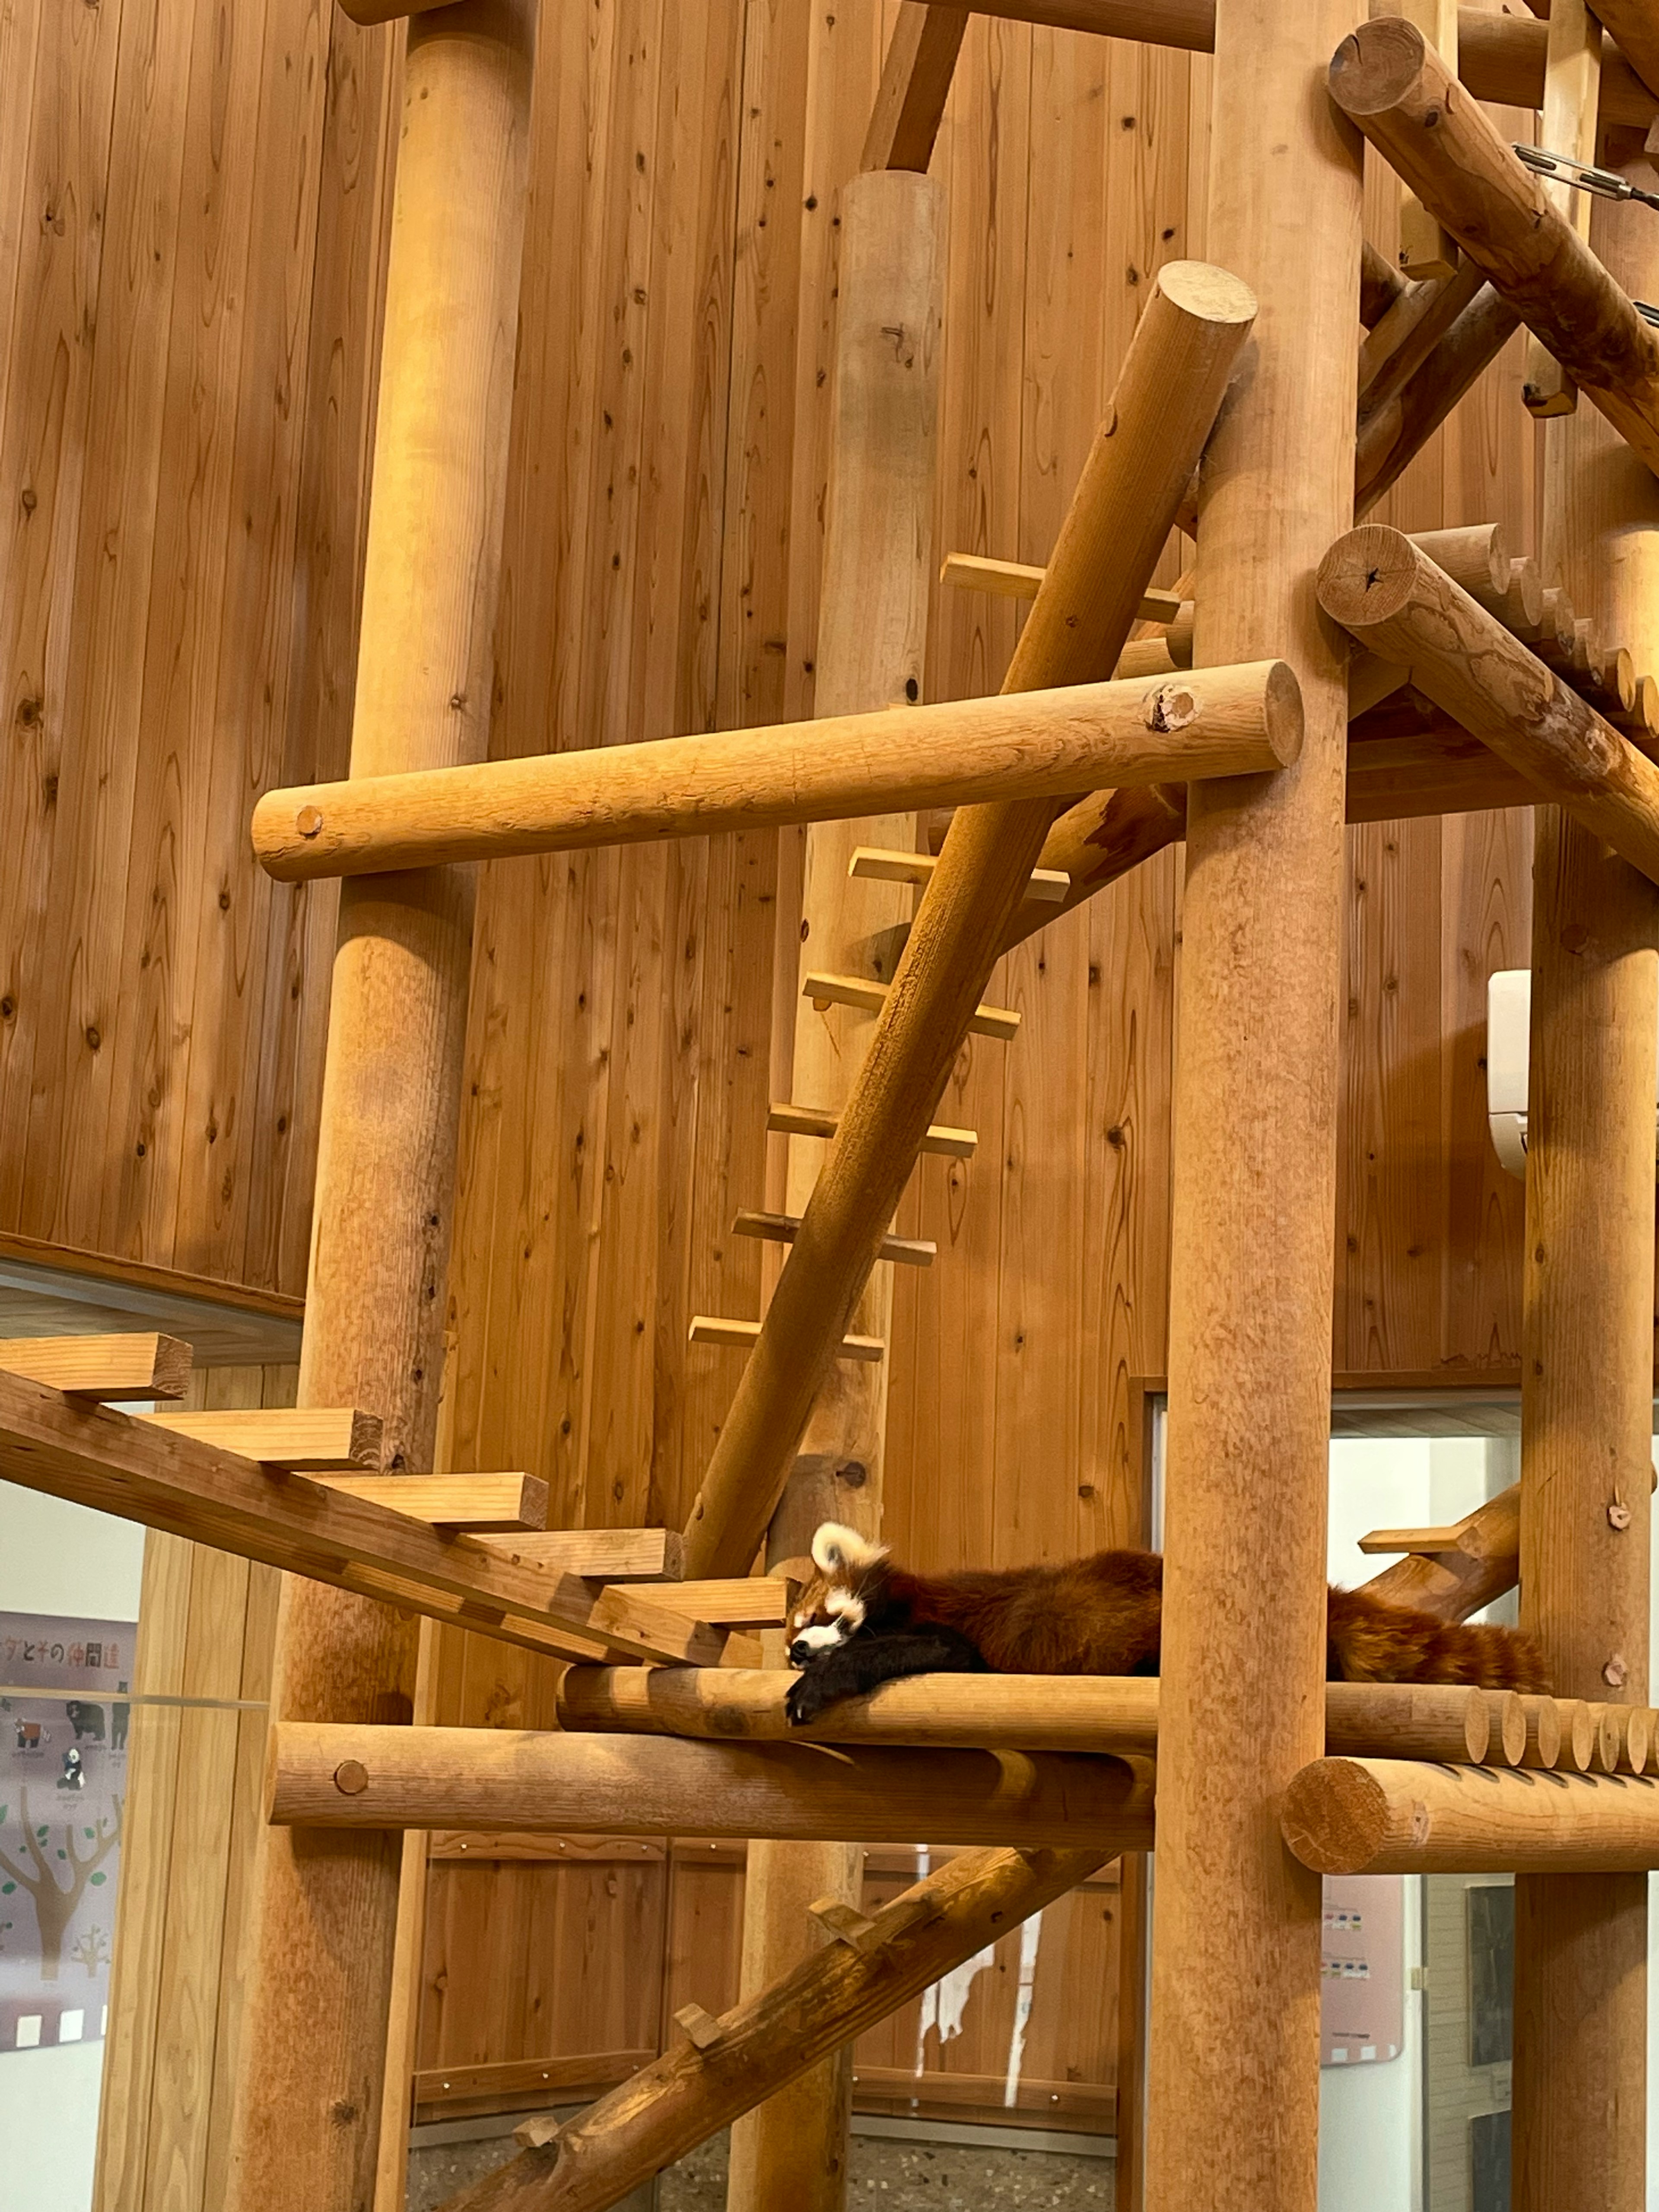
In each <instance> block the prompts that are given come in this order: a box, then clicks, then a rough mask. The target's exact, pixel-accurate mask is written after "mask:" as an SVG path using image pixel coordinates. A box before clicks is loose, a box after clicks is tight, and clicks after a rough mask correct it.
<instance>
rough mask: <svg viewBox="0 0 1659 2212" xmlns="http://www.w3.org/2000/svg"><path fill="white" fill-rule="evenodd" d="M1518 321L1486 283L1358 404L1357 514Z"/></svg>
mask: <svg viewBox="0 0 1659 2212" xmlns="http://www.w3.org/2000/svg"><path fill="white" fill-rule="evenodd" d="M1492 20H1497V19H1495V18H1494V19H1492ZM1520 326H1521V318H1520V316H1519V314H1518V313H1516V310H1515V309H1514V308H1513V307H1511V306H1510V303H1509V301H1507V300H1505V299H1504V298H1502V297H1501V296H1500V295H1499V294H1498V292H1497V291H1495V290H1494V289H1493V288H1492V286H1491V285H1490V284H1488V285H1486V286H1485V287H1484V288H1483V289H1481V290H1480V292H1478V293H1477V294H1476V295H1475V297H1474V301H1473V302H1472V303H1471V304H1470V306H1468V307H1466V308H1465V309H1464V311H1463V313H1462V314H1461V315H1460V316H1459V317H1458V319H1457V320H1456V321H1455V323H1454V324H1453V325H1452V326H1451V328H1450V330H1449V331H1447V333H1446V335H1445V336H1444V337H1443V338H1442V339H1441V340H1440V343H1438V344H1437V346H1436V347H1435V348H1434V350H1433V351H1432V352H1431V354H1430V356H1429V357H1428V359H1427V360H1426V361H1425V362H1424V363H1423V366H1422V367H1421V368H1419V370H1418V372H1417V374H1415V375H1414V376H1413V377H1411V378H1410V379H1409V380H1407V383H1406V384H1405V386H1403V388H1402V389H1401V390H1400V391H1398V392H1393V393H1391V394H1390V395H1389V398H1387V399H1386V400H1384V401H1383V403H1382V404H1381V405H1379V406H1377V407H1375V408H1372V409H1370V410H1366V409H1365V408H1364V407H1362V408H1361V410H1360V414H1359V435H1358V444H1357V447H1356V448H1355V453H1354V513H1355V514H1356V515H1357V516H1358V515H1364V514H1365V513H1368V512H1369V510H1370V508H1371V507H1375V506H1376V503H1377V501H1379V500H1380V499H1381V498H1382V497H1383V495H1384V494H1385V493H1386V492H1388V491H1389V490H1390V489H1392V487H1393V486H1394V485H1395V483H1397V482H1398V480H1399V479H1400V477H1401V476H1402V475H1403V474H1404V473H1405V471H1406V470H1407V468H1408V467H1409V466H1410V465H1411V463H1412V462H1413V460H1414V459H1416V458H1417V456H1418V454H1419V453H1420V452H1421V451H1422V449H1423V447H1425V445H1427V443H1428V441H1429V440H1430V439H1431V437H1432V436H1433V435H1434V434H1435V432H1436V431H1437V429H1438V428H1440V425H1441V424H1442V423H1443V422H1444V421H1445V420H1446V417H1447V416H1449V414H1450V413H1451V411H1452V410H1453V409H1454V408H1455V406H1456V405H1457V404H1458V402H1459V401H1460V400H1461V399H1462V398H1464V397H1465V396H1466V394H1467V393H1468V392H1470V391H1471V390H1472V389H1473V388H1474V385H1475V384H1476V382H1477V381H1478V380H1479V379H1480V376H1481V375H1482V374H1483V373H1484V372H1485V371H1486V369H1487V368H1489V367H1490V366H1491V364H1492V362H1494V361H1496V360H1497V358H1498V355H1499V354H1500V353H1502V351H1503V350H1504V347H1505V346H1506V345H1507V344H1508V343H1509V342H1510V339H1511V338H1512V337H1514V335H1515V333H1516V331H1517V330H1518V329H1519V328H1520Z"/></svg>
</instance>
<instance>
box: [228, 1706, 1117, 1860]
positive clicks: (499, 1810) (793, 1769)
mask: <svg viewBox="0 0 1659 2212" xmlns="http://www.w3.org/2000/svg"><path fill="white" fill-rule="evenodd" d="M266 1779H267V1812H268V1814H269V1817H270V1820H272V1821H273V1822H275V1823H276V1825H277V1826H281V1827H294V1828H338V1827H347V1828H489V1829H495V1830H500V1831H501V1832H503V1833H511V1832H519V1833H521V1834H530V1835H535V1834H543V1835H560V1836H562V1835H572V1836H583V1835H605V1836H684V1835H692V1834H696V1835H699V1836H782V1837H799V1838H810V1839H822V1838H825V1837H828V1838H834V1839H839V1840H841V1841H842V1842H846V1843H864V1844H871V1843H889V1844H896V1843H915V1842H918V1841H920V1842H923V1843H926V1842H929V1841H932V1842H936V1843H947V1842H948V1843H969V1844H1013V1843H1015V1842H1016V1841H1018V1842H1019V1843H1021V1844H1029V1845H1031V1846H1037V1845H1046V1844H1057V1843H1058V1842H1060V1840H1061V1839H1065V1840H1066V1841H1069V1842H1071V1843H1073V1844H1076V1842H1077V1840H1078V1838H1079V1836H1086V1837H1089V1838H1091V1840H1092V1839H1093V1838H1095V1837H1096V1836H1098V1837H1100V1838H1102V1840H1103V1842H1104V1843H1109V1844H1110V1845H1111V1847H1112V1849H1113V1850H1146V1849H1147V1848H1148V1847H1149V1846H1150V1844H1151V1840H1152V1774H1151V1770H1150V1768H1149V1767H1148V1766H1147V1765H1146V1764H1145V1762H1140V1763H1139V1764H1131V1763H1129V1762H1127V1761H1125V1760H1122V1759H1112V1758H1108V1757H1099V1758H1095V1757H1085V1758H1073V1757H1067V1756H1066V1755H1065V1754H1063V1753H1024V1752H988V1751H987V1752H980V1751H939V1752H911V1751H890V1750H886V1749H878V1748H875V1747H865V1748H860V1749H857V1750H853V1751H848V1750H845V1749H837V1750H836V1751H834V1752H829V1751H826V1750H825V1749H824V1748H823V1747H822V1746H813V1745H811V1744H800V1745H791V1744H767V1743H760V1744H743V1745H738V1744H712V1743H684V1742H674V1741H668V1740H666V1739H663V1740H659V1741H649V1742H647V1741H643V1740H642V1739H641V1738H638V1737H634V1736H611V1737H606V1736H597V1735H564V1734H562V1733H561V1732H559V1731H557V1730H542V1731H538V1730H536V1729H456V1728H444V1729H437V1728H434V1729H422V1728H395V1729H394V1728H374V1727H368V1726H357V1725H354V1726H349V1727H331V1726H319V1725H315V1724H313V1723H308V1722H300V1721H295V1722H289V1723H282V1724H280V1725H279V1726H278V1727H277V1728H276V1729H274V1730H273V1732H272V1737H271V1748H270V1759H269V1763H268V1765H267V1769H266Z"/></svg>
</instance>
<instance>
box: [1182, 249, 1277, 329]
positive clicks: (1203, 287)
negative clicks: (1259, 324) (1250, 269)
mask: <svg viewBox="0 0 1659 2212" xmlns="http://www.w3.org/2000/svg"><path fill="white" fill-rule="evenodd" d="M1158 289H1159V291H1160V292H1162V293H1163V295H1164V298H1165V299H1166V300H1168V301H1170V304H1171V306H1173V307H1179V308H1180V309H1181V311H1182V313H1183V314H1187V315H1191V316H1192V317H1193V318H1194V320H1195V321H1198V322H1204V323H1218V324H1222V325H1227V324H1246V325H1248V324H1249V323H1253V322H1254V321H1255V312H1256V298H1255V293H1254V292H1253V291H1252V290H1251V289H1250V288H1249V285H1248V284H1247V283H1245V282H1244V280H1243V277H1242V276H1234V275H1233V273H1232V271H1231V270H1230V269H1218V268H1217V267H1216V266H1215V265H1214V264H1213V263H1212V262H1208V261H1166V262H1165V263H1164V266H1163V268H1162V269H1160V270H1158Z"/></svg>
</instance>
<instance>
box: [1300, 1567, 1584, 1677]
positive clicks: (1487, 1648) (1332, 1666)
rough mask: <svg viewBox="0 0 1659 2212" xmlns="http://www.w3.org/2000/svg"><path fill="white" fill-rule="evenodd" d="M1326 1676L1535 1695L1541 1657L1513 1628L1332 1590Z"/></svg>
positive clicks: (1543, 1670)
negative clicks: (1452, 1684) (1450, 1617)
mask: <svg viewBox="0 0 1659 2212" xmlns="http://www.w3.org/2000/svg"><path fill="white" fill-rule="evenodd" d="M1326 1620H1327V1664H1326V1673H1327V1674H1328V1677H1329V1679H1330V1680H1332V1681H1334V1682H1467V1683H1472V1684H1474V1685H1476V1686H1479V1687H1480V1688H1482V1689H1487V1690H1527V1691H1535V1692H1543V1691H1547V1690H1548V1688H1549V1686H1550V1678H1549V1669H1548V1668H1547V1667H1546V1665H1545V1664H1544V1656H1543V1654H1542V1652H1541V1651H1540V1650H1539V1649H1538V1646H1537V1645H1536V1644H1534V1642H1533V1640H1532V1638H1530V1637H1529V1636H1522V1634H1521V1632H1520V1631H1519V1630H1518V1629H1514V1628H1498V1627H1495V1626H1489V1625H1487V1624H1485V1623H1474V1622H1462V1621H1449V1620H1436V1619H1435V1617H1434V1615H1433V1614H1432V1613H1418V1612H1415V1611H1413V1608H1412V1607H1409V1606H1404V1605H1390V1604H1389V1601H1388V1600H1387V1599H1386V1598H1380V1597H1373V1596H1372V1595H1370V1593H1369V1592H1368V1591H1365V1590H1363V1589H1357V1590H1342V1589H1333V1590H1332V1591H1331V1593H1330V1600H1329V1608H1328V1613H1327V1616H1326Z"/></svg>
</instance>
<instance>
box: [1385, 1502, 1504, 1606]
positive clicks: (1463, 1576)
mask: <svg viewBox="0 0 1659 2212" xmlns="http://www.w3.org/2000/svg"><path fill="white" fill-rule="evenodd" d="M1458 1535H1459V1537H1460V1539H1461V1541H1460V1544H1459V1547H1458V1549H1457V1550H1456V1551H1455V1552H1449V1553H1435V1554H1433V1555H1432V1556H1430V1555H1429V1554H1426V1553H1416V1552H1413V1553H1409V1554H1408V1555H1407V1557H1406V1558H1405V1559H1401V1561H1400V1562H1399V1564H1398V1565H1395V1566H1392V1567H1387V1568H1385V1569H1384V1570H1383V1572H1382V1573H1381V1574H1380V1575H1373V1576H1372V1577H1371V1579H1370V1582H1368V1583H1366V1584H1365V1588H1366V1589H1369V1590H1374V1591H1375V1592H1376V1595H1377V1596H1378V1597H1381V1598H1386V1599H1387V1600H1388V1601H1389V1602H1390V1603H1391V1604H1394V1605H1409V1606H1413V1607H1416V1609H1417V1610H1418V1611H1419V1613H1433V1614H1434V1615H1435V1616H1436V1618H1437V1620H1468V1617H1469V1615H1470V1614H1471V1613H1479V1612H1480V1608H1481V1607H1483V1606H1487V1605H1490V1604H1492V1601H1493V1600H1494V1599H1495V1598H1500V1597H1502V1596H1503V1595H1504V1592H1505V1591H1507V1590H1512V1589H1514V1588H1515V1585H1516V1580H1517V1578H1518V1577H1519V1574H1520V1552H1521V1486H1520V1485H1519V1483H1512V1484H1511V1485H1510V1487H1509V1489H1507V1490H1505V1491H1501V1492H1499V1493H1498V1496H1497V1497H1496V1498H1492V1499H1490V1500H1488V1502H1487V1503H1486V1504H1485V1505H1482V1506H1480V1508H1479V1509H1478V1510H1476V1511H1475V1512H1474V1513H1472V1514H1470V1516H1469V1517H1468V1520H1467V1521H1463V1522H1460V1523H1459V1524H1458Z"/></svg>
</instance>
